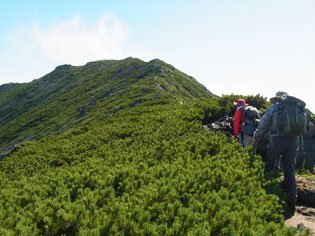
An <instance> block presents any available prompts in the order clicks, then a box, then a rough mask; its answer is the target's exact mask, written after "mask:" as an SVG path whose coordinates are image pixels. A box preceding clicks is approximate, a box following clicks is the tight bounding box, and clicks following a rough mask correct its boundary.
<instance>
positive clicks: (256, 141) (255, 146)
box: [253, 138, 258, 156]
mask: <svg viewBox="0 0 315 236" xmlns="http://www.w3.org/2000/svg"><path fill="white" fill-rule="evenodd" d="M257 143H258V139H257V138H255V142H254V148H253V155H254V156H255V155H256V152H257Z"/></svg>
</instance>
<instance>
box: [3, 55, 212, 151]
mask: <svg viewBox="0 0 315 236" xmlns="http://www.w3.org/2000/svg"><path fill="white" fill-rule="evenodd" d="M165 96H166V97H167V96H168V97H173V98H174V99H178V100H183V101H184V100H189V99H196V98H208V97H213V96H214V95H213V94H212V93H211V92H209V91H208V90H207V89H206V88H205V87H204V86H203V85H201V84H200V83H198V82H197V81H196V80H195V79H194V78H192V77H190V76H188V75H186V74H184V73H182V72H180V71H179V70H177V69H175V68H174V67H173V66H171V65H168V64H166V63H164V62H162V61H160V60H158V59H155V60H152V61H150V62H148V63H146V62H143V61H141V60H139V59H134V58H127V59H125V60H117V61H116V60H105V61H96V62H90V63H87V64H86V65H85V66H71V65H63V66H58V67H57V68H56V69H55V70H54V71H53V72H51V73H49V74H47V75H45V76H43V77H42V78H40V79H37V80H34V81H32V82H31V83H25V84H5V85H2V86H0V155H1V154H2V155H3V154H6V153H7V152H8V151H9V150H11V149H12V148H13V146H14V145H15V144H17V143H20V142H21V141H25V140H39V139H40V138H42V137H46V136H48V135H56V134H60V133H62V132H64V131H67V130H69V129H71V128H74V127H76V126H77V125H78V124H80V123H85V124H86V123H89V122H91V121H92V120H103V119H105V118H107V117H110V116H112V115H113V114H114V113H116V112H117V111H119V110H121V109H125V108H128V107H134V106H137V105H139V104H141V103H144V102H150V101H155V100H158V99H160V98H163V97H165Z"/></svg>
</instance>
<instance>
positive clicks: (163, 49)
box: [0, 0, 315, 112]
mask: <svg viewBox="0 0 315 236" xmlns="http://www.w3.org/2000/svg"><path fill="white" fill-rule="evenodd" d="M128 56H132V57H137V58H140V59H142V60H144V61H149V60H151V59H154V58H159V59H161V60H163V61H165V62H167V63H170V64H172V65H173V66H175V67H176V68H177V69H179V70H181V71H183V72H185V73H186V74H189V75H191V76H193V77H195V78H196V79H197V80H198V81H199V82H200V83H202V84H203V85H205V86H206V87H207V88H208V89H209V90H210V91H211V92H213V93H215V94H217V95H220V96H221V95H222V94H231V93H234V94H244V95H256V94H258V93H260V94H261V95H263V96H264V97H268V98H269V97H271V96H273V95H274V94H275V93H276V92H277V91H278V90H284V91H287V92H288V93H289V94H292V95H294V96H297V97H299V98H301V99H303V100H304V101H305V102H306V103H307V107H308V108H310V109H311V110H312V111H313V112H315V1H313V0H208V1H206V0H181V1H177V0H168V1H166V0H160V1H157V0H152V1H149V0H147V1H145V0H134V1H127V0H125V1H122V0H108V1H106V0H103V1H95V0H90V1H80V0H78V1H70V0H63V1H57V0H55V1H49V0H46V1H39V0H37V1H35V0H32V1H31V0H2V1H1V3H0V84H3V83H8V82H29V81H31V80H33V79H37V78H40V77H41V76H43V75H45V74H47V73H49V72H50V71H52V70H53V69H54V68H55V67H56V66H58V65H60V64H72V65H84V64H85V63H87V62H89V61H94V60H101V59H123V58H125V57H128Z"/></svg>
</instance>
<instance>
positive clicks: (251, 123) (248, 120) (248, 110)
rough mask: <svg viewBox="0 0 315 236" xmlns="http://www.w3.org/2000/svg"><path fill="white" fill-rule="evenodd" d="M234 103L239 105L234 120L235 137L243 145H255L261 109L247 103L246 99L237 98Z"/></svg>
mask: <svg viewBox="0 0 315 236" xmlns="http://www.w3.org/2000/svg"><path fill="white" fill-rule="evenodd" d="M234 105H236V107H237V108H236V111H235V113H234V121H233V126H234V139H238V140H239V142H240V144H241V145H242V146H243V147H247V146H250V145H251V146H253V145H254V143H255V138H254V137H253V134H254V131H255V130H256V128H257V126H258V124H259V118H260V111H259V110H258V109H257V108H255V107H253V106H250V105H249V104H247V103H246V101H245V100H244V99H237V100H236V102H234Z"/></svg>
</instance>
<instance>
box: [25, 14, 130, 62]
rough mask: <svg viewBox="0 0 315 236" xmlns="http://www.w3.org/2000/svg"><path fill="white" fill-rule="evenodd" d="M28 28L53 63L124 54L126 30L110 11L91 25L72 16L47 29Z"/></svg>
mask: <svg viewBox="0 0 315 236" xmlns="http://www.w3.org/2000/svg"><path fill="white" fill-rule="evenodd" d="M31 32H32V36H33V37H34V41H35V42H36V43H38V45H39V46H40V48H41V49H42V50H43V51H44V52H45V54H46V55H47V56H48V57H49V58H50V59H52V60H53V61H55V62H56V63H62V62H65V63H72V64H83V63H86V62H87V61H91V60H98V59H104V58H109V57H110V58H113V59H118V58H122V57H125V56H126V55H125V54H124V52H123V51H124V50H123V46H124V43H125V41H126V39H127V32H126V30H125V28H124V26H123V24H122V22H121V21H120V20H119V19H118V18H117V17H116V16H115V15H113V14H109V13H106V14H104V15H103V16H102V17H101V18H100V19H99V20H98V21H96V22H95V23H93V24H92V25H86V24H84V23H83V22H82V19H81V18H80V17H79V16H75V17H73V18H72V19H71V20H70V21H66V22H61V23H57V24H54V25H53V26H52V27H51V28H50V29H47V30H45V29H42V28H41V27H40V26H39V25H35V26H33V27H32V29H31Z"/></svg>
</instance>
